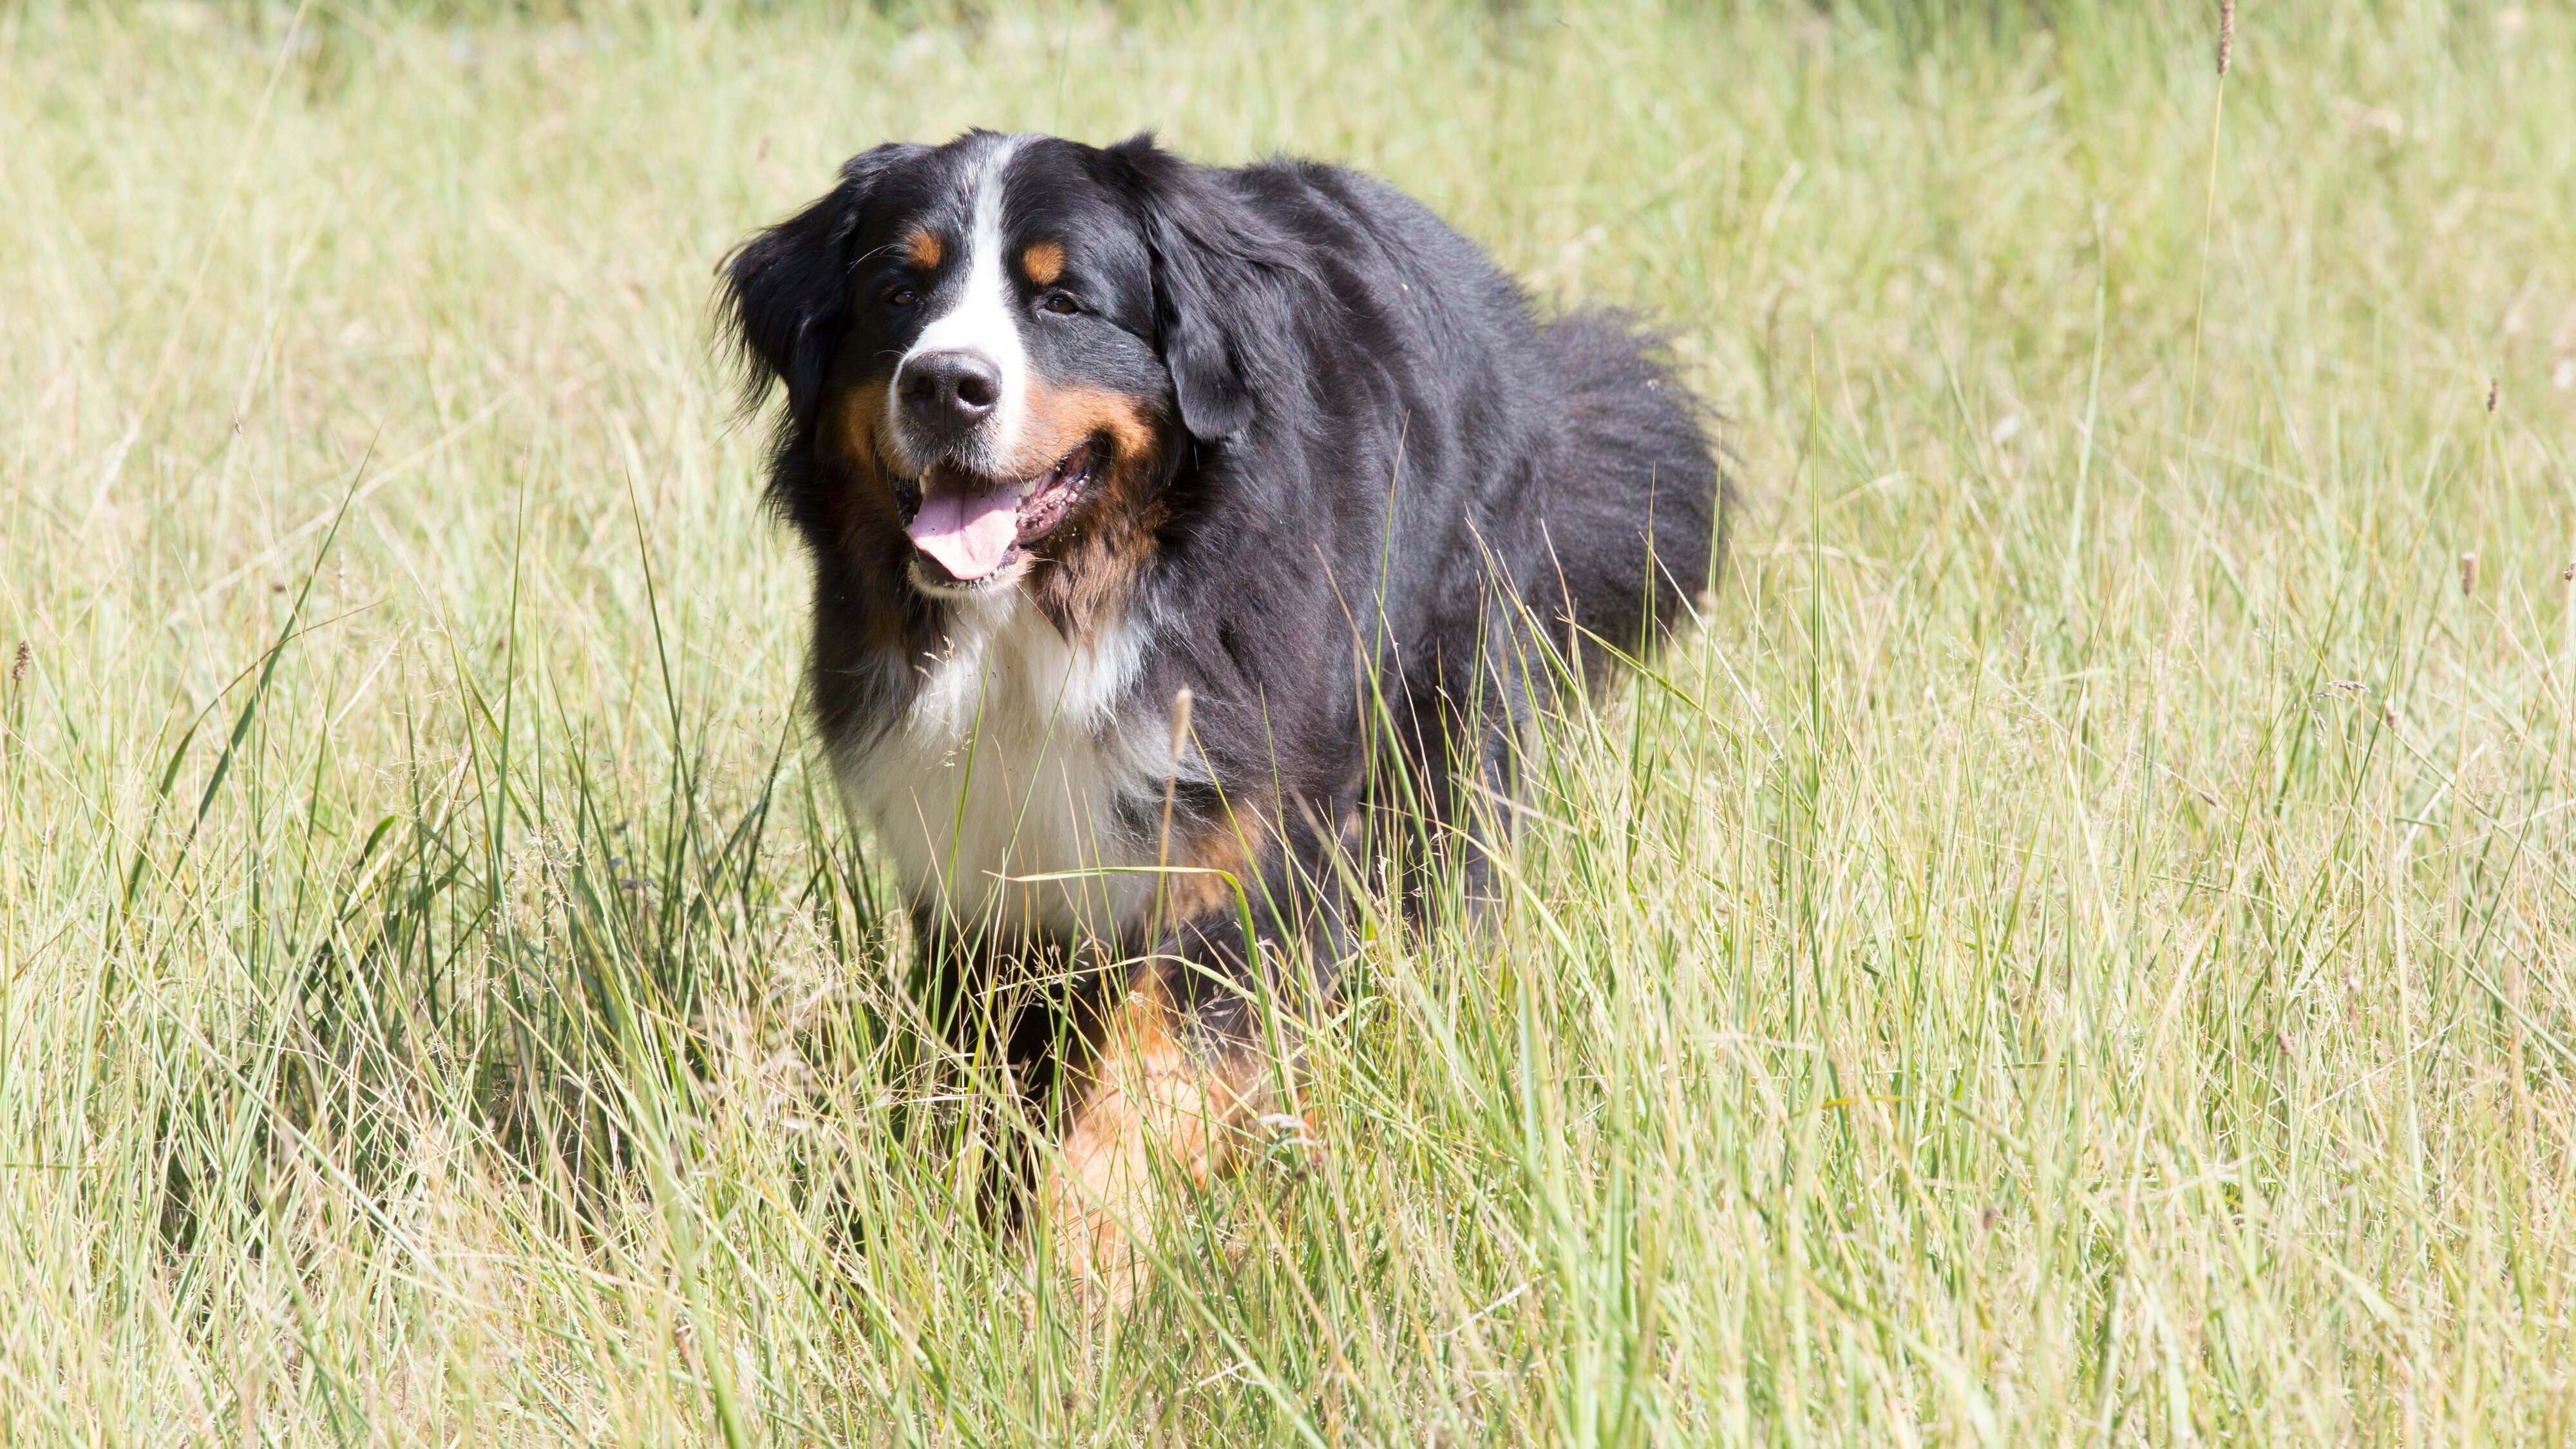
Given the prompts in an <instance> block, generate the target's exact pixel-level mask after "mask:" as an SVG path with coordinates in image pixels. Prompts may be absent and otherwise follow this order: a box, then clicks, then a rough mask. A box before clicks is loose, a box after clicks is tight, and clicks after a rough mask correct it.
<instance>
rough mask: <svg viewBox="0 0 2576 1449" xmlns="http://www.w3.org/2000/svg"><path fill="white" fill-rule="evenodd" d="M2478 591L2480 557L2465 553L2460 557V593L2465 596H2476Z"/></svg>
mask: <svg viewBox="0 0 2576 1449" xmlns="http://www.w3.org/2000/svg"><path fill="white" fill-rule="evenodd" d="M2477 591H2478V556H2477V555H2476V554H2473V553H2464V554H2462V555H2460V592H2461V593H2463V594H2474V593H2476V592H2477Z"/></svg>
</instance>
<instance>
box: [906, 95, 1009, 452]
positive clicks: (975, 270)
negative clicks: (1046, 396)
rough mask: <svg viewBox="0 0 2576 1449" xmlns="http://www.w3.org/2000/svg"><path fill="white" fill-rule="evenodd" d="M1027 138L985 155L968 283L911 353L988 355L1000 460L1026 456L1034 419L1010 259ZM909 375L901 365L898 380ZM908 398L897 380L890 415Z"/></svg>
mask: <svg viewBox="0 0 2576 1449" xmlns="http://www.w3.org/2000/svg"><path fill="white" fill-rule="evenodd" d="M1023 139H1024V138H1022V137H1019V136H1004V137H1002V138H1001V139H1000V140H999V141H996V142H995V143H994V144H993V145H992V146H991V147H989V148H988V149H987V150H986V151H985V152H984V156H983V159H982V162H981V163H980V164H979V165H978V166H977V167H976V168H975V174H974V179H973V180H972V181H970V182H969V183H968V184H969V185H970V186H972V187H973V188H974V195H975V202H974V206H973V210H972V220H971V221H970V222H969V223H968V225H967V230H966V259H965V264H966V278H965V286H964V287H963V288H962V289H960V291H959V292H958V295H957V300H956V302H955V304H954V305H952V306H950V307H949V309H948V310H947V311H945V312H943V313H941V314H939V315H938V316H937V317H934V318H932V319H931V320H930V325H928V326H926V327H924V328H922V329H921V336H920V337H918V338H916V339H915V340H914V341H913V344H912V347H911V350H909V351H907V352H905V353H904V355H903V361H904V362H910V361H911V360H912V359H914V358H916V357H919V356H920V355H921V354H923V353H925V352H953V351H964V352H980V353H982V354H983V355H984V356H985V358H987V359H988V360H990V361H991V362H992V364H993V366H994V368H995V369H997V370H998V371H999V372H1000V373H1001V375H1002V391H1001V398H1000V400H999V401H997V402H996V403H995V404H994V405H993V413H992V416H991V417H989V418H987V419H985V420H984V426H983V429H982V434H981V445H982V448H983V450H984V451H985V452H986V453H987V454H988V455H989V456H990V457H991V458H992V459H994V460H995V461H999V460H1002V459H1008V458H1014V457H1017V456H1018V455H1019V445H1020V429H1021V426H1022V423H1023V421H1024V420H1025V419H1026V418H1027V416H1028V400H1029V352H1028V345H1027V344H1026V342H1024V341H1023V340H1022V338H1021V336H1020V307H1019V298H1018V295H1017V293H1016V292H1015V291H1014V289H1013V288H1012V286H1011V277H1010V271H1009V266H1008V263H1009V259H1008V258H1007V257H1005V256H1004V255H1003V251H1004V250H1005V246H1006V243H1005V242H1004V240H1003V237H1002V173H1003V172H1004V171H1006V170H1008V169H1009V167H1010V164H1011V153H1013V152H1015V151H1017V150H1018V149H1019V148H1020V142H1021V141H1022V140H1023ZM902 376H903V367H902V364H901V363H898V364H897V365H896V367H895V372H894V378H895V379H899V378H901V377H902ZM902 405H903V402H902V399H901V397H899V396H898V395H897V394H896V392H895V381H894V379H889V380H888V381H887V383H886V410H887V414H886V415H887V416H889V417H894V416H899V415H900V414H901V412H902Z"/></svg>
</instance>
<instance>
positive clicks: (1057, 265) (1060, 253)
mask: <svg viewBox="0 0 2576 1449" xmlns="http://www.w3.org/2000/svg"><path fill="white" fill-rule="evenodd" d="M1020 266H1021V268H1022V269H1023V270H1025V271H1027V272H1028V274H1029V280H1030V281H1032V282H1035V283H1037V284H1038V285H1039V286H1041V287H1052V286H1054V285H1055V279H1056V278H1058V277H1061V276H1063V275H1064V243H1062V242H1051V241H1042V242H1031V243H1030V244H1029V249H1028V250H1027V251H1024V252H1022V253H1020Z"/></svg>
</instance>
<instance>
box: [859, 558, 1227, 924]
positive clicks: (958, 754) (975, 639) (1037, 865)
mask: <svg viewBox="0 0 2576 1449" xmlns="http://www.w3.org/2000/svg"><path fill="white" fill-rule="evenodd" d="M950 619H951V621H952V622H951V626H950V632H949V642H948V649H947V652H946V653H945V655H944V656H943V657H941V658H940V659H939V661H938V662H937V663H936V664H934V665H933V666H931V667H930V669H929V670H928V671H927V673H926V677H923V678H921V679H920V680H919V687H918V689H917V691H916V692H915V694H914V695H913V697H912V699H911V701H910V703H909V705H908V706H907V707H906V708H905V711H904V714H903V716H902V718H901V719H900V720H899V721H898V722H896V723H895V724H893V725H892V726H891V727H889V728H888V729H886V730H885V731H884V732H883V733H881V734H880V735H878V736H877V737H876V738H875V739H874V740H872V741H870V742H869V743H867V744H866V745H864V746H862V747H861V748H859V749H858V750H855V751H853V752H851V754H850V755H849V756H848V757H847V758H845V759H843V760H842V761H841V762H840V774H841V783H842V788H843V789H844V790H845V791H846V792H847V793H848V795H849V798H850V800H851V802H852V803H853V804H855V805H856V806H858V807H859V809H860V811H861V813H863V814H864V815H865V816H867V817H868V820H869V823H870V824H872V825H873V826H875V827H876V832H877V840H878V843H879V847H880V848H881V849H882V850H883V851H884V852H885V853H886V855H887V856H888V857H889V860H890V863H891V864H892V865H893V866H894V868H895V870H896V871H897V873H898V875H899V877H900V879H901V881H902V883H903V886H904V888H905V889H906V890H907V891H909V892H910V893H911V894H912V898H913V899H914V900H915V901H916V902H918V903H921V904H924V905H940V906H944V907H945V909H946V910H948V911H949V912H951V913H952V914H953V917H954V919H955V920H956V921H957V922H958V923H960V924H963V925H970V926H971V925H975V924H979V923H984V924H990V923H992V922H994V921H995V920H996V919H998V920H999V922H1000V924H1002V925H1003V926H1005V927H1006V928H1015V929H1037V930H1043V931H1045V932H1048V933H1050V934H1052V935H1054V936H1056V937H1058V938H1060V939H1079V938H1080V937H1082V936H1084V935H1086V934H1087V935H1089V936H1092V937H1095V938H1098V939H1101V940H1109V939H1112V938H1113V937H1114V936H1115V935H1116V933H1118V932H1120V931H1122V930H1124V929H1126V928H1128V927H1130V926H1133V925H1134V924H1136V922H1137V921H1138V920H1139V919H1140V917H1141V916H1142V914H1143V912H1144V911H1145V910H1147V909H1148V908H1149V907H1150V906H1151V904H1152V899H1153V894H1154V881H1153V878H1152V877H1151V876H1150V875H1145V874H1136V873H1130V874H1116V873H1111V874H1105V875H1098V876H1093V877H1089V878H1084V879H1077V880H1066V881H1046V882H1027V881H1013V880H1008V879H1005V878H1006V877H1014V876H1031V875H1041V874H1045V873H1048V872H1053V871H1071V870H1098V869H1100V868H1103V867H1107V868H1110V869H1111V870H1112V871H1113V872H1114V871H1116V870H1117V869H1118V868H1121V867H1136V866H1150V865H1152V864H1154V863H1155V855H1154V851H1153V848H1152V845H1151V844H1150V843H1149V842H1142V841H1138V840H1135V839H1133V838H1131V837H1129V836H1127V835H1125V834H1123V833H1122V832H1121V831H1120V830H1119V828H1118V826H1117V823H1116V814H1115V812H1116V809H1117V805H1118V802H1119V801H1120V800H1121V799H1133V798H1136V797H1137V796H1139V795H1145V796H1157V795H1160V794H1161V792H1162V790H1163V788H1164V782H1165V781H1166V779H1167V778H1169V776H1170V774H1171V772H1172V768H1173V765H1172V747H1171V733H1170V731H1171V725H1170V722H1169V718H1168V714H1167V713H1166V712H1165V711H1159V710H1154V709H1150V708H1147V709H1135V708H1130V709H1125V710H1122V709H1120V705H1121V703H1122V702H1123V701H1124V700H1125V698H1126V696H1127V694H1128V692H1129V686H1130V685H1131V684H1132V683H1133V682H1134V680H1135V677H1136V671H1137V668H1138V666H1139V664H1140V663H1141V661H1142V658H1143V653H1144V650H1145V648H1146V645H1147V642H1148V635H1149V633H1150V629H1149V628H1148V627H1147V626H1145V625H1142V624H1138V623H1134V622H1123V621H1122V622H1121V623H1120V624H1119V625H1117V626H1115V627H1113V628H1110V629H1106V630H1103V631H1102V632H1101V636H1100V638H1099V639H1098V641H1097V642H1096V643H1092V644H1080V645H1076V644H1069V643H1067V642H1066V640H1065V639H1064V637H1063V636H1062V635H1060V634H1058V633H1057V632H1056V630H1055V628H1054V626H1053V625H1052V624H1050V623H1048V621H1047V620H1046V618H1045V616H1043V615H1042V614H1040V613H1039V612H1038V611H1037V609H1036V607H1035V606H1034V605H1032V604H1031V603H1029V601H1028V599H1027V596H1026V595H1025V594H1023V593H1022V592H1021V591H1020V589H1019V588H1018V586H1017V585H1015V584H1014V585H1008V586H1005V587H1003V588H1001V589H997V590H993V591H991V592H990V593H989V594H987V595H986V596H984V597H981V598H977V599H972V600H961V601H960V603H959V605H958V606H957V607H956V608H955V609H954V610H953V611H952V612H951V614H950ZM1182 769H1183V773H1184V776H1185V777H1186V778H1193V779H1200V778H1205V766H1204V765H1203V764H1202V763H1200V762H1199V761H1196V760H1190V761H1188V762H1187V763H1185V764H1184V765H1183V767H1182Z"/></svg>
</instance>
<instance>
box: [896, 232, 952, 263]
mask: <svg viewBox="0 0 2576 1449" xmlns="http://www.w3.org/2000/svg"><path fill="white" fill-rule="evenodd" d="M896 245H898V246H900V247H902V248H903V254H904V257H905V259H906V260H908V261H910V262H911V263H912V264H913V265H914V266H916V267H919V268H921V269H922V270H923V271H925V272H926V271H929V270H931V269H932V268H934V267H936V266H938V265H939V258H940V256H941V255H942V253H943V248H942V247H941V246H940V243H939V233H937V232H934V231H931V230H929V229H927V228H924V227H914V228H913V229H912V230H910V231H908V232H905V233H904V234H903V240H902V241H900V242H898V243H896Z"/></svg>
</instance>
